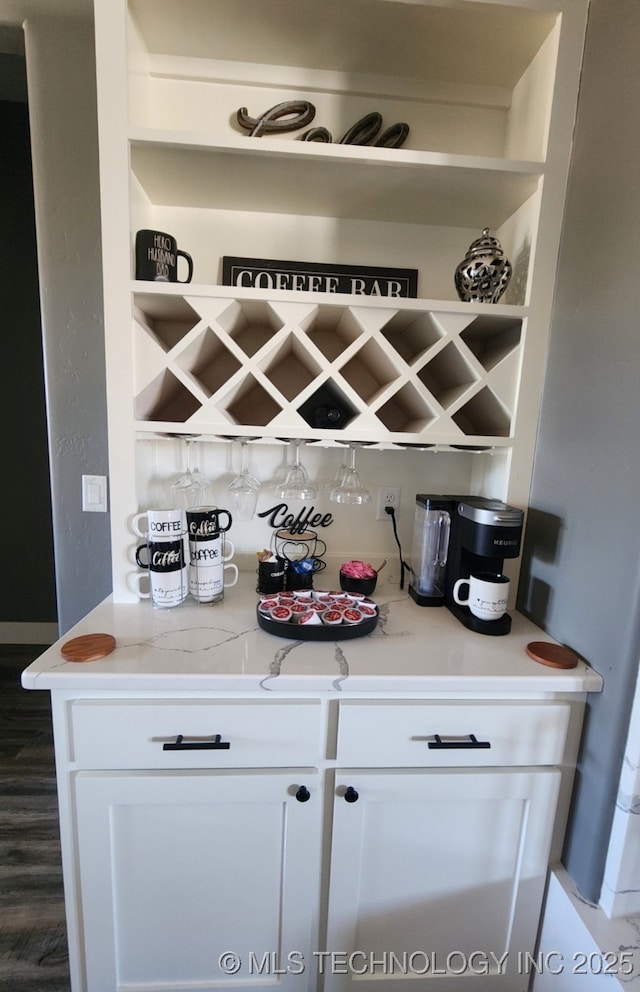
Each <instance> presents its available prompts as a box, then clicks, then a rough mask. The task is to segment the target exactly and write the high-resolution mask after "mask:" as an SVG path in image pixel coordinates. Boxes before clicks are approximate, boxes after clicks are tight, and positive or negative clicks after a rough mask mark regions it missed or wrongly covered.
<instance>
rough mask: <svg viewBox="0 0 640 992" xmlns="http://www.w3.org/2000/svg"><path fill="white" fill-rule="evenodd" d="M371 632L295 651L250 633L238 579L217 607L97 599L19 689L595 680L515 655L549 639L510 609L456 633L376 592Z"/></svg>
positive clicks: (544, 684) (353, 688)
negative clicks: (95, 637) (484, 630)
mask: <svg viewBox="0 0 640 992" xmlns="http://www.w3.org/2000/svg"><path fill="white" fill-rule="evenodd" d="M374 599H375V602H376V603H377V605H378V607H379V613H380V616H379V620H378V624H377V626H376V628H375V630H374V631H373V633H370V634H368V635H366V636H364V637H358V638H354V639H342V640H341V639H340V628H337V629H336V636H335V640H330V641H308V640H307V641H303V640H293V639H288V638H282V637H277V636H275V635H274V634H271V633H268V632H267V631H265V630H263V629H261V628H260V627H259V625H258V621H257V616H256V604H257V600H258V597H257V595H256V592H255V573H252V574H249V573H241V576H240V581H239V582H238V584H237V585H236V586H234V587H232V588H231V589H228V590H226V592H225V600H224V603H219V604H216V605H215V606H207V605H201V604H197V603H194V602H192V601H190V600H188V601H187V602H186V603H184V604H183V605H182V606H180V607H178V608H176V609H173V610H155V609H153V608H152V607H151V606H150V605H149V603H148V602H142V603H126V604H115V603H113V602H112V601H111V599H107V600H105V601H104V602H103V603H101V604H100V605H99V606H97V607H96V608H95V609H94V610H93V611H92V612H91V613H89V614H88V615H87V616H86V617H85V618H84V619H83V620H82V621H81V622H80V623H79V624H77V625H76V627H74V628H73V629H72V630H70V631H69V632H68V633H67V634H66V635H65V636H64V637H63V638H61V640H60V641H58V642H57V643H56V644H54V645H52V646H51V647H50V648H48V649H47V650H46V651H44V653H43V654H42V655H41V656H40V657H39V658H37V659H36V660H35V661H34V662H33V663H32V664H31V665H30V666H29V667H28V668H27V669H26V671H25V672H24V673H23V677H22V684H23V686H24V687H25V688H27V689H47V690H55V689H65V690H76V689H77V690H98V689H99V690H112V691H136V692H137V691H154V692H155V691H163V690H166V691H174V692H185V691H186V692H221V693H229V692H232V693H238V692H253V693H255V692H259V693H265V695H266V694H274V695H275V694H277V693H279V692H314V693H317V692H318V691H320V692H327V693H338V692H341V693H349V692H357V693H361V692H364V693H381V694H384V695H389V693H407V692H410V693H417V694H420V693H423V694H427V695H430V694H431V695H433V694H435V695H439V694H441V693H451V692H456V693H458V692H459V693H462V694H467V693H472V694H474V697H477V696H478V695H479V694H483V693H492V694H495V693H496V692H498V693H508V694H517V693H525V694H529V693H531V694H534V693H535V694H537V693H556V692H568V693H583V692H599V691H600V690H601V688H602V679H601V677H600V676H599V675H598V674H597V673H596V672H595V671H594V670H593V669H591V668H590V667H589V666H588V665H587V664H585V663H584V662H583V661H580V662H579V663H578V666H577V667H576V668H573V669H569V670H562V669H555V668H550V667H547V666H545V665H541V664H539V663H538V662H536V661H533V660H532V659H531V658H529V657H528V655H527V654H526V650H525V648H526V645H527V644H528V643H529V642H530V641H537V640H544V641H551V640H552V639H551V638H549V637H547V636H546V635H545V634H544V632H543V631H542V630H540V628H538V627H536V626H535V625H534V624H532V623H531V622H530V621H529V620H527V619H526V618H525V617H523V616H522V615H520V614H518V613H517V612H515V611H510V612H511V616H512V618H513V624H512V629H511V632H510V633H509V634H507V635H505V636H499V637H491V636H487V635H484V634H477V633H474V632H472V631H469V630H467V629H466V628H465V627H464V626H463V625H462V624H461V623H460V622H459V621H458V620H457V619H456V618H455V617H453V616H452V614H451V613H450V612H449V610H447V609H446V608H444V607H439V608H429V607H418V606H416V604H415V603H414V601H413V600H412V599H411V598H410V597H409V595H408V594H407V592H406V591H401V590H399V589H397V588H394V587H392V586H389V587H387V588H385V587H384V586H383V587H382V588H381V589H379V590H377V591H376V594H375V596H374ZM98 632H100V633H108V634H112V635H113V636H114V637H115V639H116V648H115V650H114V651H113V652H112V653H111V654H109V655H107V656H106V657H104V658H102V659H100V660H97V661H90V662H82V663H78V662H71V661H66V660H65V658H64V657H63V655H62V653H61V646H62V645H63V644H64V643H66V642H67V641H68V640H70V639H71V638H73V637H77V636H79V635H82V634H93V633H98Z"/></svg>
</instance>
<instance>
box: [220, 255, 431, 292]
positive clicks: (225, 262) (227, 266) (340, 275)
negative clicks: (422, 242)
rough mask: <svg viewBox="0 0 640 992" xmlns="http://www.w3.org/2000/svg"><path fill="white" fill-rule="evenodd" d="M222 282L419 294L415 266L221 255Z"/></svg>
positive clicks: (242, 286) (255, 286)
mask: <svg viewBox="0 0 640 992" xmlns="http://www.w3.org/2000/svg"><path fill="white" fill-rule="evenodd" d="M222 283H223V285H224V286H236V287H238V288H240V289H269V290H273V289H277V290H280V289H287V290H299V291H302V292H305V293H347V294H349V295H350V296H374V297H375V296H377V297H385V298H393V297H407V298H412V299H415V298H416V297H417V295H418V270H417V269H391V268H378V267H374V266H369V265H357V266H352V265H328V264H325V263H322V262H317V263H316V262H283V261H277V260H275V259H270V258H235V257H233V256H230V255H225V256H223V259H222Z"/></svg>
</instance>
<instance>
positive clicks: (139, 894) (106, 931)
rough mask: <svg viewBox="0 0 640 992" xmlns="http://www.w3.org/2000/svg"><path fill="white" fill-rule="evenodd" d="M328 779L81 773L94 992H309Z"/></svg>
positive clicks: (79, 804)
mask: <svg viewBox="0 0 640 992" xmlns="http://www.w3.org/2000/svg"><path fill="white" fill-rule="evenodd" d="M317 778H318V775H317V772H316V773H314V772H311V773H309V771H308V770H307V771H305V772H304V773H303V772H299V773H296V772H285V771H278V772H274V773H271V772H269V771H265V770H263V771H261V772H260V773H259V774H251V773H226V772H220V771H214V772H210V773H206V772H202V771H197V772H189V771H183V772H171V773H169V774H164V773H161V772H147V773H145V772H140V773H136V772H127V773H113V774H112V773H108V772H98V773H91V772H80V773H79V774H78V775H77V777H76V782H75V792H76V808H77V836H78V859H79V866H80V872H79V882H80V895H81V907H82V908H81V918H82V927H83V940H84V948H85V956H86V982H87V990H88V992H115V990H125V989H127V990H129V989H136V990H137V992H142V990H151V989H154V990H158V989H162V990H164V992H169V990H171V992H186V990H187V989H188V990H194V989H199V990H204V989H214V988H221V987H223V988H234V987H235V986H241V987H242V989H243V990H258V989H265V987H269V986H272V985H273V986H276V985H277V986H282V985H284V986H285V987H294V986H295V988H297V989H301V988H304V987H305V985H306V982H305V979H306V980H309V979H310V973H307V972H306V971H305V967H306V966H305V962H306V961H310V960H311V959H312V952H313V951H314V950H315V948H316V946H317V944H316V942H315V924H316V914H317V911H318V903H319V858H320V818H321V802H320V796H319V793H318V788H317ZM298 960H300V961H301V962H302V964H301V965H296V961H298ZM280 961H285V962H286V961H290V962H291V968H290V971H289V973H287V972H286V970H285V972H284V974H280V973H279V972H280V971H281V969H280V967H279V965H280ZM300 976H302V977H300ZM309 987H311V985H310V986H309Z"/></svg>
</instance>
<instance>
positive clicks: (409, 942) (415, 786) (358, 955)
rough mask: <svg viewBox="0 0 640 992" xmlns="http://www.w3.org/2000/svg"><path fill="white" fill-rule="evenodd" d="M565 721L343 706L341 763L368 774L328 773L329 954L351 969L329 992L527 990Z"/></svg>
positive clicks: (337, 975) (511, 713)
mask: <svg viewBox="0 0 640 992" xmlns="http://www.w3.org/2000/svg"><path fill="white" fill-rule="evenodd" d="M568 720H569V706H568V704H563V703H546V704H537V705H536V704H529V703H525V704H522V703H517V702H511V703H510V704H509V705H505V704H501V703H485V704H473V705H472V704H466V703H445V702H443V703H438V704H434V703H412V702H404V703H391V702H389V703H387V704H385V705H384V706H382V705H378V704H366V703H346V704H344V705H343V707H342V708H341V719H340V727H339V734H338V764H339V766H343V765H344V764H346V763H351V764H353V765H355V764H356V763H357V764H358V765H360V766H362V765H364V766H368V767H364V768H363V767H354V768H352V769H348V768H344V767H339V769H338V771H337V773H336V789H335V794H336V800H335V810H334V819H333V837H332V846H331V869H330V882H329V904H328V931H327V947H328V948H330V949H336V948H339V949H341V950H343V951H346V952H347V960H348V961H349V962H350V964H351V966H350V967H347V968H345V967H335V968H334V969H333V970H332V972H331V974H330V976H329V977H328V978H327V980H326V985H325V988H327V989H336V990H337V989H343V990H344V989H346V988H348V987H349V986H350V985H351V983H352V982H354V981H356V982H358V983H359V986H360V984H361V983H365V984H366V982H367V981H368V982H369V983H376V988H377V987H379V984H380V982H384V983H386V984H387V985H388V987H391V988H395V989H397V988H398V987H399V985H400V984H401V983H402V982H403V981H409V982H413V981H415V980H416V979H417V978H423V979H424V980H425V982H426V985H425V987H426V988H428V989H430V990H431V989H433V990H444V989H450V988H452V987H454V988H458V989H469V988H474V989H476V990H477V992H493V990H497V989H505V990H507V989H508V990H510V992H515V990H524V989H525V988H526V977H525V976H523V974H522V968H520V973H519V970H518V965H519V963H520V964H521V956H522V954H523V953H524V952H526V951H527V950H528V949H530V948H532V947H533V946H534V943H535V935H536V931H537V926H538V917H539V912H540V906H541V903H542V896H543V891H544V886H545V881H546V873H547V865H548V859H549V849H550V845H551V837H552V830H553V823H554V817H555V809H556V803H557V798H558V789H559V786H560V778H561V773H560V771H559V769H558V768H557V767H553V766H554V765H555V764H556V763H558V764H560V763H561V762H562V760H563V754H564V749H565V741H566V733H567V727H568ZM403 766H404V767H403ZM406 766H408V767H406ZM534 766H537V767H534ZM519 955H520V956H519ZM336 963H337V964H338V963H339V964H340V965H342V960H339V961H338V962H336Z"/></svg>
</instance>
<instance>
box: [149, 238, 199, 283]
mask: <svg viewBox="0 0 640 992" xmlns="http://www.w3.org/2000/svg"><path fill="white" fill-rule="evenodd" d="M178 258H184V259H185V260H186V263H187V266H188V273H187V278H186V279H178ZM192 276H193V259H192V258H191V255H189V254H187V252H186V251H182V250H181V249H180V248H178V242H177V241H176V239H175V238H174V237H173V236H172V235H171V234H165V233H164V232H163V231H151V230H146V229H145V230H142V231H138V233H137V234H136V279H145V280H147V281H149V282H191V277H192Z"/></svg>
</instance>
